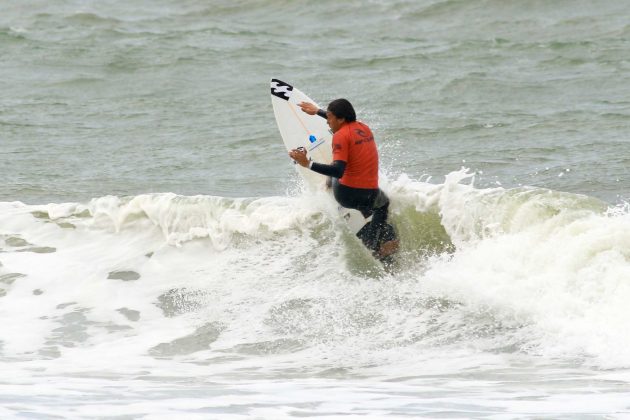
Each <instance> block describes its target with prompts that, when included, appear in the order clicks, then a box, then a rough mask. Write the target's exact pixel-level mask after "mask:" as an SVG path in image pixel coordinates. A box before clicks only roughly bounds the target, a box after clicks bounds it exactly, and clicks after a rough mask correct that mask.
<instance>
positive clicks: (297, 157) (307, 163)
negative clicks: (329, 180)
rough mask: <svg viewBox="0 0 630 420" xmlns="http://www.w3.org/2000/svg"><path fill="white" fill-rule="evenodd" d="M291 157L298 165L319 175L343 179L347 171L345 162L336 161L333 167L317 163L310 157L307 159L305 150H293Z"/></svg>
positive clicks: (290, 153)
mask: <svg viewBox="0 0 630 420" xmlns="http://www.w3.org/2000/svg"><path fill="white" fill-rule="evenodd" d="M289 156H290V157H291V159H293V160H294V161H295V162H296V163H297V164H298V165H301V166H304V167H305V168H310V170H311V171H314V172H317V173H318V174H322V175H326V176H332V177H334V178H341V177H342V176H343V173H344V171H345V170H346V162H345V161H343V160H335V161H333V163H332V165H326V164H324V163H317V162H313V161H312V160H309V159H308V157H306V150H304V149H303V148H299V149H293V150H291V151H290V152H289Z"/></svg>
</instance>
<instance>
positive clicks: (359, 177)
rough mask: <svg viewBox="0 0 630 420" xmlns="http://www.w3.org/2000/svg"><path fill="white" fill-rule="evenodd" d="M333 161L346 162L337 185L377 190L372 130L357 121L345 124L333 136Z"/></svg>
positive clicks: (376, 168) (376, 161) (374, 146)
mask: <svg viewBox="0 0 630 420" xmlns="http://www.w3.org/2000/svg"><path fill="white" fill-rule="evenodd" d="M332 148H333V161H335V160H341V161H343V162H346V169H345V171H344V173H343V176H342V177H341V179H339V183H340V184H342V185H345V186H346V187H352V188H364V189H376V188H378V151H377V150H376V143H375V142H374V136H373V135H372V130H370V128H369V127H368V126H367V125H365V124H363V123H362V122H359V121H352V122H348V123H345V124H343V125H342V126H341V128H340V129H339V130H338V131H337V132H336V133H335V134H334V135H333V139H332Z"/></svg>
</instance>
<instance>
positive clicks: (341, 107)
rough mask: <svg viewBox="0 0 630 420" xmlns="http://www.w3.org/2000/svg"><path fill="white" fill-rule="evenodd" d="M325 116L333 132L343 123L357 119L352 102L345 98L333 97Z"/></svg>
mask: <svg viewBox="0 0 630 420" xmlns="http://www.w3.org/2000/svg"><path fill="white" fill-rule="evenodd" d="M326 117H327V118H326V119H327V121H328V125H329V126H330V129H331V130H332V132H333V133H336V132H337V130H339V128H341V126H342V125H343V123H346V122H352V121H356V120H357V114H356V113H355V112H354V108H353V107H352V104H351V103H350V101H348V100H347V99H335V100H334V101H332V102H331V103H329V104H328V109H327V111H326Z"/></svg>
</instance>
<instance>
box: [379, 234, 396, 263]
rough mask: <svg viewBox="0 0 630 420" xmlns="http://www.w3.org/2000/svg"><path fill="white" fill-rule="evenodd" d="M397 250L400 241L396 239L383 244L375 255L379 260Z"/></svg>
mask: <svg viewBox="0 0 630 420" xmlns="http://www.w3.org/2000/svg"><path fill="white" fill-rule="evenodd" d="M398 248H400V240H398V239H394V240H391V241H387V242H383V243H382V244H381V247H380V248H379V250H378V252H377V255H378V257H379V258H384V257H388V256H390V255H392V254H394V253H395V252H396V251H398Z"/></svg>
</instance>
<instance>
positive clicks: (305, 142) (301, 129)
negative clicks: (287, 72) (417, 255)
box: [271, 79, 369, 234]
mask: <svg viewBox="0 0 630 420" xmlns="http://www.w3.org/2000/svg"><path fill="white" fill-rule="evenodd" d="M300 102H311V103H314V104H316V102H315V101H314V100H312V99H311V98H309V97H308V96H306V95H305V94H304V93H302V92H300V90H298V89H296V88H295V87H293V86H291V85H290V84H288V83H285V82H283V81H281V80H278V79H271V104H272V105H273V112H274V114H275V116H276V123H277V124H278V129H279V130H280V135H281V136H282V141H283V142H284V145H285V147H286V148H287V151H290V150H293V149H297V148H298V147H303V148H305V149H306V151H307V152H308V153H307V156H308V157H309V158H311V159H312V160H313V161H315V162H318V163H325V164H331V163H332V133H331V131H330V128H329V127H328V123H327V122H326V120H325V119H324V118H322V117H320V116H319V115H308V114H307V113H305V112H303V111H302V110H301V109H300V107H299V106H298V105H297V104H299V103H300ZM295 167H296V168H297V170H298V172H299V173H300V175H301V176H302V178H304V181H305V182H306V183H307V184H308V186H309V187H310V188H314V189H318V188H325V185H326V177H325V176H324V175H321V174H318V173H316V172H313V171H311V170H310V169H308V168H304V167H302V166H300V165H295ZM330 197H331V199H332V200H334V198H333V196H332V191H330ZM339 212H340V214H341V217H343V219H344V220H345V221H346V222H347V223H348V226H349V227H350V230H352V232H353V233H355V234H356V233H357V232H358V231H359V230H361V228H362V227H363V226H364V225H365V224H366V223H367V222H368V221H369V219H365V218H364V217H363V215H362V214H361V213H360V212H359V211H358V210H352V209H346V208H343V207H339Z"/></svg>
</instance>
